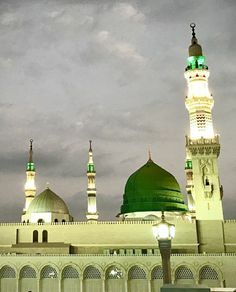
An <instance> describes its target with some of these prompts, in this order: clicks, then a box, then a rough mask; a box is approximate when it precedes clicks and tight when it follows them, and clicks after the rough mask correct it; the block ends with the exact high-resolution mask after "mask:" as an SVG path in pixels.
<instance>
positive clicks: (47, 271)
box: [40, 266, 57, 279]
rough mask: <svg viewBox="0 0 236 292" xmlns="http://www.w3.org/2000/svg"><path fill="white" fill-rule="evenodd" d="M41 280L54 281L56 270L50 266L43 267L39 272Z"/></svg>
mask: <svg viewBox="0 0 236 292" xmlns="http://www.w3.org/2000/svg"><path fill="white" fill-rule="evenodd" d="M40 275H41V278H42V279H43V278H51V279H55V278H57V271H56V269H54V268H53V267H51V266H45V267H43V269H42V270H41V274H40Z"/></svg>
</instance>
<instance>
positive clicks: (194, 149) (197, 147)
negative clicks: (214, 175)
mask: <svg viewBox="0 0 236 292" xmlns="http://www.w3.org/2000/svg"><path fill="white" fill-rule="evenodd" d="M186 147H187V148H188V150H190V151H191V153H192V155H198V154H200V155H203V154H206V155H209V154H214V155H216V156H217V157H218V156H219V154H220V142H219V135H215V137H214V138H211V139H206V138H203V137H202V138H200V139H191V138H190V137H189V136H186Z"/></svg>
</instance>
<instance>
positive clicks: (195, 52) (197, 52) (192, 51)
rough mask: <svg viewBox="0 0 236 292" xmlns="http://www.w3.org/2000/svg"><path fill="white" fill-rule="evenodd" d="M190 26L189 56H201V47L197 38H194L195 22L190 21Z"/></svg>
mask: <svg viewBox="0 0 236 292" xmlns="http://www.w3.org/2000/svg"><path fill="white" fill-rule="evenodd" d="M190 27H191V29H192V40H191V45H190V46H189V49H188V51H189V57H192V56H195V57H197V56H202V47H201V46H200V45H199V44H198V40H197V38H196V33H195V27H196V24H195V23H191V24H190Z"/></svg>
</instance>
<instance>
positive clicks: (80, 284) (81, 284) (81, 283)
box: [79, 278, 83, 292]
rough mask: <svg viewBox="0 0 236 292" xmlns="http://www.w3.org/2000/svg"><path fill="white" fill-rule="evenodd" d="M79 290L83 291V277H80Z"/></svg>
mask: <svg viewBox="0 0 236 292" xmlns="http://www.w3.org/2000/svg"><path fill="white" fill-rule="evenodd" d="M79 291H80V292H83V278H80V279H79Z"/></svg>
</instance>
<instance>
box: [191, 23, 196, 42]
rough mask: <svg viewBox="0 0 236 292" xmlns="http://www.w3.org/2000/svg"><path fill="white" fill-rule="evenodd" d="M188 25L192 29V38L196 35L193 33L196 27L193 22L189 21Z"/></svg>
mask: <svg viewBox="0 0 236 292" xmlns="http://www.w3.org/2000/svg"><path fill="white" fill-rule="evenodd" d="M190 27H191V29H192V36H193V38H195V37H196V34H195V27H196V24H195V23H194V22H192V23H190Z"/></svg>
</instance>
